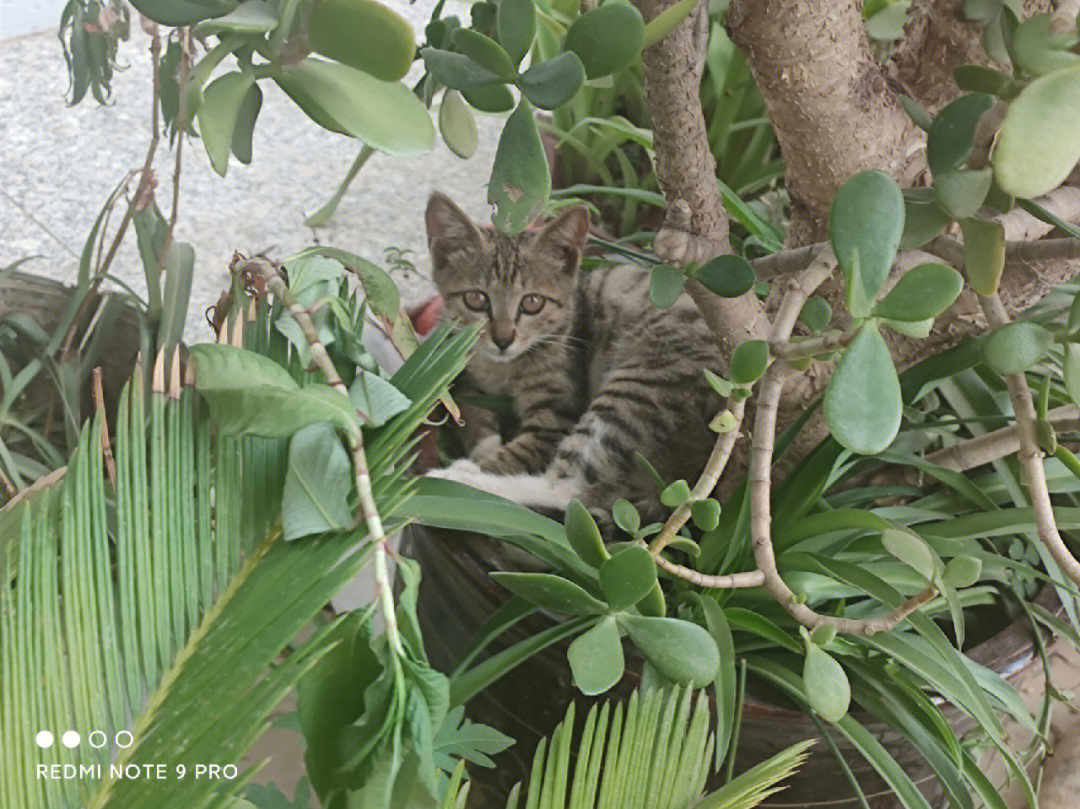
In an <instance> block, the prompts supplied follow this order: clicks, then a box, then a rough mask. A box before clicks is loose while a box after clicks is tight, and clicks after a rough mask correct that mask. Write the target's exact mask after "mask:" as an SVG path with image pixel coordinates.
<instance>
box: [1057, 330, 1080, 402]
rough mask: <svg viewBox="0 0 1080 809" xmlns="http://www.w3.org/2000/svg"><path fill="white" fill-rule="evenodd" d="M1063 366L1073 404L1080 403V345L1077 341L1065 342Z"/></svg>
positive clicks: (1066, 384)
mask: <svg viewBox="0 0 1080 809" xmlns="http://www.w3.org/2000/svg"><path fill="white" fill-rule="evenodd" d="M1061 368H1062V376H1064V378H1065V380H1064V381H1065V390H1066V391H1068V393H1069V398H1070V399H1072V401H1073V404H1077V405H1080V346H1078V345H1076V344H1075V343H1066V344H1065V360H1064V362H1063V363H1062V366H1061Z"/></svg>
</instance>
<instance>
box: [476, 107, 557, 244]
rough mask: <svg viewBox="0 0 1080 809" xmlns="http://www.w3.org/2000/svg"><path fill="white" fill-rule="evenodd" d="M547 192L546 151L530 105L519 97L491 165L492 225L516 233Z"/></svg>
mask: <svg viewBox="0 0 1080 809" xmlns="http://www.w3.org/2000/svg"><path fill="white" fill-rule="evenodd" d="M550 193H551V172H550V171H549V170H548V162H547V154H545V152H544V145H543V143H541V142H540V133H539V132H538V131H537V129H536V119H535V118H533V112H532V107H531V106H530V105H529V102H528V101H527V100H526V99H524V98H523V99H521V101H520V102H518V106H517V109H515V110H514V111H513V112H512V113H511V114H510V117H509V118H507V119H506V126H504V127H503V131H502V135H501V136H500V137H499V145H498V147H497V148H496V150H495V164H494V165H493V166H492V167H491V180H490V181H489V182H488V202H490V203H491V204H492V205H494V206H495V215H494V217H493V221H494V223H495V227H497V228H498V229H499V230H501V231H502V232H503V233H507V234H510V235H513V234H515V233H520V232H521V231H523V230H524V229H525V228H526V227H528V226H529V225H530V224H531V223H532V222H533V221H534V220H535V219H536V218H537V217H539V216H540V214H541V213H542V212H543V210H544V205H545V204H546V203H547V200H548V195H549V194H550Z"/></svg>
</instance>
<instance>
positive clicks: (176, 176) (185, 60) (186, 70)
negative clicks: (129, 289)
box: [155, 28, 192, 278]
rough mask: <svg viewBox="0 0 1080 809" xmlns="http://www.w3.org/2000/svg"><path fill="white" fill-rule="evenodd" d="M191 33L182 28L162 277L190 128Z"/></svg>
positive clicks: (158, 271) (158, 272)
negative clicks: (178, 98) (177, 102)
mask: <svg viewBox="0 0 1080 809" xmlns="http://www.w3.org/2000/svg"><path fill="white" fill-rule="evenodd" d="M191 47H192V44H191V34H190V31H189V30H188V29H187V28H181V29H180V67H179V69H178V81H177V86H178V87H179V88H180V105H179V109H178V110H177V113H176V161H175V163H174V165H173V187H172V209H171V210H170V211H169V224H168V227H167V228H166V230H165V238H164V239H163V240H162V242H161V253H160V254H159V255H158V260H157V268H156V269H155V274H156V275H157V276H158V277H159V278H160V277H161V274H162V273H163V272H164V271H165V262H166V260H167V259H168V256H169V250H170V249H171V248H172V243H173V233H174V232H175V230H176V217H177V214H178V213H179V211H180V168H181V162H182V159H183V154H184V135H185V134H186V133H187V130H188V111H187V92H186V90H187V88H186V85H187V81H188V76H189V75H190V74H191V51H190V48H191Z"/></svg>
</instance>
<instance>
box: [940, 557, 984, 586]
mask: <svg viewBox="0 0 1080 809" xmlns="http://www.w3.org/2000/svg"><path fill="white" fill-rule="evenodd" d="M981 574H982V560H981V559H979V558H977V557H975V556H957V557H954V558H953V559H950V560H949V561H948V563H947V564H946V565H945V572H944V573H942V574H941V581H942V582H943V583H944V584H945V585H946V586H947V587H955V588H957V589H962V588H964V587H970V586H971V585H973V584H974V583H975V582H977V581H978V580H979V576H980V575H981Z"/></svg>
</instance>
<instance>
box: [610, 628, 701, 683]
mask: <svg viewBox="0 0 1080 809" xmlns="http://www.w3.org/2000/svg"><path fill="white" fill-rule="evenodd" d="M618 621H619V623H620V624H621V625H622V627H623V628H624V629H625V630H626V634H628V635H629V636H630V639H631V640H632V641H633V642H634V645H635V646H637V648H638V650H639V651H640V652H641V654H642V655H644V656H645V659H646V660H648V661H649V663H651V664H652V666H653V668H655V669H656V670H657V671H658V672H660V673H661V674H662V675H663V676H664V677H666V678H667V679H669V680H671V681H672V682H674V683H692V684H693V685H694V686H695V687H696V688H701V687H703V686H705V685H707V684H708V683H710V682H712V681H713V679H714V678H715V677H716V672H717V671H718V670H719V668H720V654H719V652H718V651H717V649H716V641H714V640H713V639H712V636H711V635H709V633H708V632H706V631H705V630H704V629H702V628H701V627H700V626H698V625H697V624H692V623H690V622H689V621H681V620H679V619H678V618H647V617H644V616H640V615H628V614H626V613H622V614H620V615H619V616H618Z"/></svg>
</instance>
